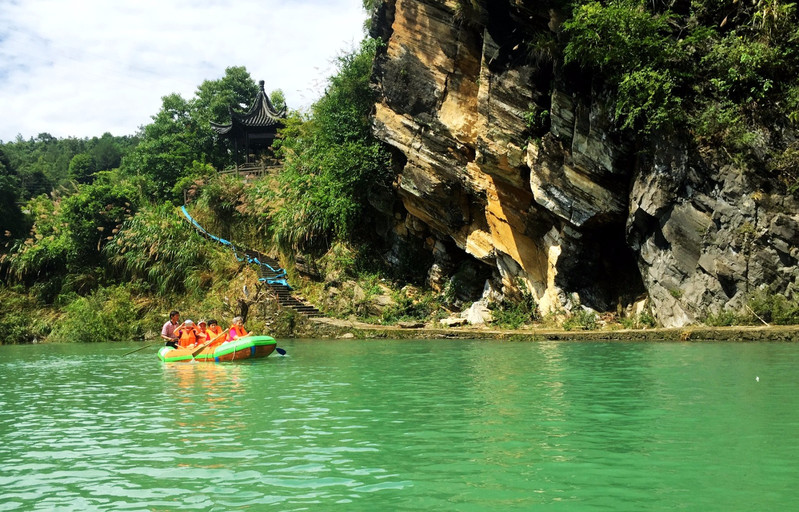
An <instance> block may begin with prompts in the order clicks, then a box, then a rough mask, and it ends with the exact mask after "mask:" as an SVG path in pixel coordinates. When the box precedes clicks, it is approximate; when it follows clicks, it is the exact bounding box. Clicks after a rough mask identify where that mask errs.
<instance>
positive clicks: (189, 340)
mask: <svg viewBox="0 0 799 512" xmlns="http://www.w3.org/2000/svg"><path fill="white" fill-rule="evenodd" d="M175 335H177V337H178V347H179V348H189V347H193V346H194V345H196V344H197V339H198V338H199V331H198V330H197V327H195V326H194V322H192V321H191V320H186V321H185V322H183V324H182V325H181V326H180V327H178V328H177V329H175Z"/></svg>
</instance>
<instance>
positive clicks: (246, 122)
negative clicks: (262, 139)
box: [211, 80, 286, 135]
mask: <svg viewBox="0 0 799 512" xmlns="http://www.w3.org/2000/svg"><path fill="white" fill-rule="evenodd" d="M258 85H260V86H261V90H260V91H258V95H257V96H256V97H255V101H254V102H253V104H252V106H251V107H250V110H248V111H247V112H246V113H244V114H239V113H237V112H234V111H233V107H232V106H229V107H228V108H229V109H230V118H231V123H230V124H219V123H214V122H213V121H212V122H211V128H213V129H214V131H216V132H217V133H218V134H219V135H227V134H228V133H230V132H231V131H234V130H235V129H236V128H237V127H244V128H269V127H273V126H274V127H276V128H280V127H282V126H283V119H285V118H286V107H283V108H282V109H281V110H280V111H277V110H275V107H274V105H272V102H271V101H269V96H267V94H266V91H264V81H263V80H261V81H259V82H258Z"/></svg>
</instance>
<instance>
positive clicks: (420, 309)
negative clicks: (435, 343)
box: [382, 291, 439, 324]
mask: <svg viewBox="0 0 799 512" xmlns="http://www.w3.org/2000/svg"><path fill="white" fill-rule="evenodd" d="M393 299H394V304H392V305H390V306H388V307H387V308H386V309H385V310H384V311H383V314H382V321H383V322H384V323H387V324H394V323H397V322H401V321H418V320H426V319H427V318H429V317H430V316H431V315H432V314H433V313H434V312H435V311H436V310H438V309H439V304H438V302H437V301H436V298H435V297H434V296H433V295H432V294H429V293H426V294H422V295H421V296H419V297H410V296H408V294H406V293H405V292H404V291H399V292H397V293H394V296H393Z"/></svg>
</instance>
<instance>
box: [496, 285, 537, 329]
mask: <svg viewBox="0 0 799 512" xmlns="http://www.w3.org/2000/svg"><path fill="white" fill-rule="evenodd" d="M517 286H518V288H519V291H520V293H521V298H520V299H519V300H516V301H511V300H507V299H506V300H503V301H502V303H501V304H499V305H498V307H495V308H493V309H492V311H491V314H492V316H493V317H494V323H495V324H497V325H498V326H500V327H502V328H506V329H518V328H519V327H521V326H522V325H524V324H527V323H530V322H531V321H534V320H538V319H540V314H539V312H538V304H536V302H535V298H534V297H533V294H532V293H531V292H530V291H529V289H528V288H527V286H526V285H525V284H524V283H523V282H522V281H519V282H518V283H517Z"/></svg>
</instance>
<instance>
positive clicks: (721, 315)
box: [704, 310, 742, 327]
mask: <svg viewBox="0 0 799 512" xmlns="http://www.w3.org/2000/svg"><path fill="white" fill-rule="evenodd" d="M704 323H705V325H709V326H711V327H729V326H731V325H740V324H741V323H742V322H741V319H740V318H739V317H738V315H736V314H735V313H734V312H733V311H730V310H724V311H720V312H718V313H717V314H715V315H714V314H709V315H707V316H706V317H705V320H704Z"/></svg>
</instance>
